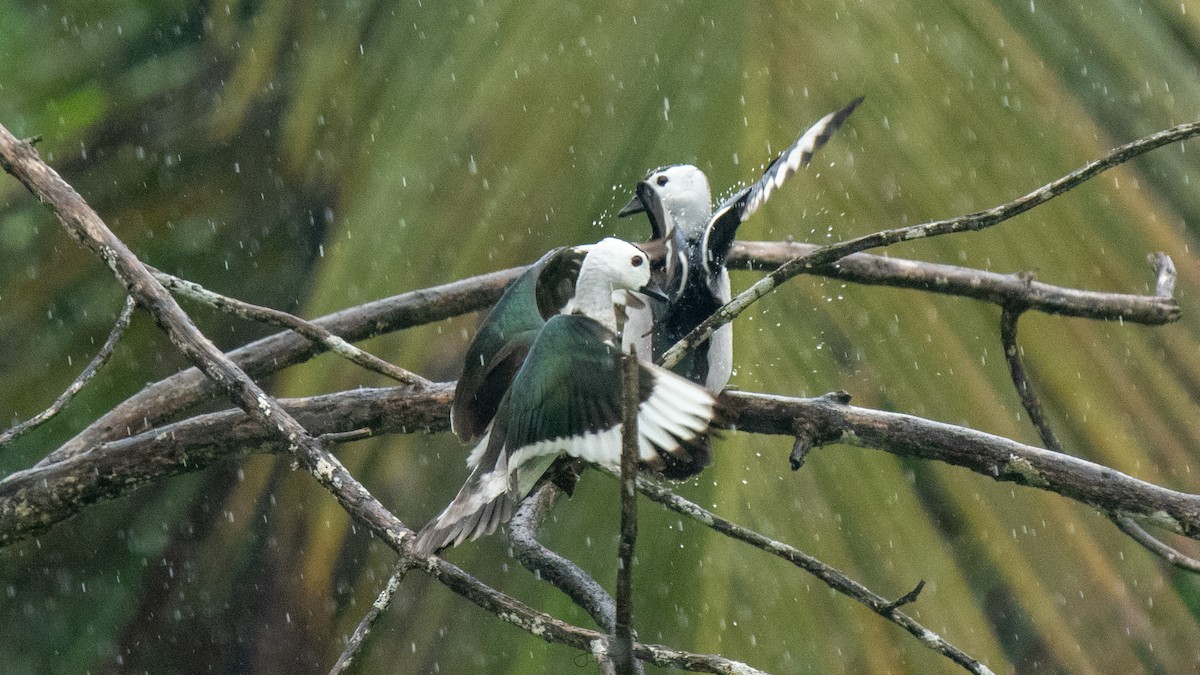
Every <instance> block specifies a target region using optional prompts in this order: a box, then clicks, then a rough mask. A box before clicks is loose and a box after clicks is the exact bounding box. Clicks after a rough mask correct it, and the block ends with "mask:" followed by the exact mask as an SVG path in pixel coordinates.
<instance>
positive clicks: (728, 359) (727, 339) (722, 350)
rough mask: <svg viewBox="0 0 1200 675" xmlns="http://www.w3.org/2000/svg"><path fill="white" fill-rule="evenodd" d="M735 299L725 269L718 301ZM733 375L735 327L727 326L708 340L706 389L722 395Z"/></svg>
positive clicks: (718, 292)
mask: <svg viewBox="0 0 1200 675" xmlns="http://www.w3.org/2000/svg"><path fill="white" fill-rule="evenodd" d="M732 297H733V295H732V293H731V292H730V290H729V271H728V270H726V269H725V268H724V267H722V268H721V273H720V275H719V276H718V277H717V300H719V301H720V302H721V304H726V303H728V302H729V300H730V299H731V298H732ZM732 374H733V325H732V324H728V323H727V324H725V325H724V326H721V327H720V328H718V329H717V330H715V331H713V334H712V337H710V338H709V339H708V376H707V378H706V379H705V380H704V388H705V389H707V390H709V391H711V392H712V393H714V394H719V393H721V390H723V389H724V388H725V385H726V384H729V377H730V375H732Z"/></svg>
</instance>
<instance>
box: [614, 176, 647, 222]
mask: <svg viewBox="0 0 1200 675" xmlns="http://www.w3.org/2000/svg"><path fill="white" fill-rule="evenodd" d="M645 189H646V188H645V183H638V185H637V189H636V191H635V192H634V194H633V199H630V200H629V203H628V204H626V205H625V206H622V207H621V210H620V211H617V217H618V218H624V217H625V216H632V215H633V214H635V213H643V212H644V211H646V200H644V199H642V194H643V191H644V190H645Z"/></svg>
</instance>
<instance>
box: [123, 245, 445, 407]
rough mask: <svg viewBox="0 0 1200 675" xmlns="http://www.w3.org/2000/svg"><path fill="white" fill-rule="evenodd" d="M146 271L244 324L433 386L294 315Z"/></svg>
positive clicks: (397, 377)
mask: <svg viewBox="0 0 1200 675" xmlns="http://www.w3.org/2000/svg"><path fill="white" fill-rule="evenodd" d="M146 269H148V270H150V272H151V273H152V274H153V275H154V278H155V279H158V281H159V283H161V284H162V285H163V286H165V287H166V288H167V290H170V291H173V292H175V293H178V294H179V295H182V296H184V297H186V298H190V299H192V300H195V301H196V302H200V303H203V304H205V305H208V306H209V307H213V308H214V309H217V310H220V311H222V312H225V313H227V314H232V315H233V316H237V317H240V318H243V319H246V320H247V321H257V322H259V323H266V324H270V325H272V326H279V327H281V328H288V329H291V330H294V331H296V332H297V333H299V334H301V335H303V336H304V337H306V338H308V339H309V340H312V341H314V342H318V343H320V344H321V345H322V346H323V347H325V348H326V349H328V350H329V351H331V352H333V353H334V354H338V355H339V356H343V357H345V358H346V359H348V360H350V361H352V362H354V363H357V364H358V365H360V366H362V367H363V368H366V369H367V370H370V371H372V372H376V373H379V374H380V375H384V376H386V377H390V378H392V379H393V380H396V381H397V382H403V383H405V384H412V385H416V386H418V387H428V386H429V385H430V384H432V383H431V382H430V381H429V380H427V379H425V378H423V377H421V376H420V375H417V374H416V373H413V372H411V371H408V370H405V369H404V368H401V367H399V366H397V365H394V364H392V363H388V362H387V361H384V360H383V359H381V358H379V357H378V356H375V355H374V354H371V353H369V352H365V351H363V350H361V349H359V348H358V347H355V346H354V345H352V344H350V343H349V342H346V341H345V340H343V339H342V338H340V337H338V336H336V335H334V334H333V333H330V332H329V331H327V330H325V329H324V328H322V327H321V326H319V325H317V324H315V323H313V322H311V321H306V320H304V319H301V318H300V317H298V316H295V315H294V314H289V313H287V312H284V311H280V310H278V309H271V308H270V307H262V306H260V305H254V304H251V303H249V302H246V301H244V300H238V299H236V298H231V297H229V296H226V295H221V294H220V293H216V292H213V291H210V290H208V289H207V288H205V287H203V286H201V285H200V284H198V283H196V282H194V281H188V280H186V279H180V278H179V277H177V276H174V275H172V274H167V273H166V272H163V271H161V270H157V269H155V268H153V267H151V266H150V265H146Z"/></svg>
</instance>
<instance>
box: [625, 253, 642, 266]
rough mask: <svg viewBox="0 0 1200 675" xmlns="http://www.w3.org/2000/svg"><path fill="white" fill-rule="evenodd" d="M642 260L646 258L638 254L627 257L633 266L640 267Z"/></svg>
mask: <svg viewBox="0 0 1200 675" xmlns="http://www.w3.org/2000/svg"><path fill="white" fill-rule="evenodd" d="M644 262H646V260H645V259H644V258H642V256H640V255H635V256H633V257H632V258H630V259H629V264H630V265H633V266H634V267H641V266H642V263H644Z"/></svg>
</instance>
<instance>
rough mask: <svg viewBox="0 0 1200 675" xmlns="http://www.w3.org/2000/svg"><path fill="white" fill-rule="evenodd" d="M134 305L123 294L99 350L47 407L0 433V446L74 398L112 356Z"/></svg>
mask: <svg viewBox="0 0 1200 675" xmlns="http://www.w3.org/2000/svg"><path fill="white" fill-rule="evenodd" d="M136 307H137V303H136V302H134V301H133V296H131V295H127V296H125V306H124V307H123V308H122V309H121V314H120V315H118V316H117V322H116V323H115V324H114V325H113V327H112V330H111V331H109V333H108V339H107V340H105V341H104V344H103V345H102V346H101V347H100V351H98V352H96V355H95V356H94V357H92V360H91V361H90V362H88V364H87V367H86V368H84V369H83V372H81V373H79V377H77V378H75V381H73V382H71V384H70V385H69V386H68V387H67V388H66V390H64V391H63V393H61V394H59V395H58V398H56V399H55V400H54V403H51V404H50V407H49V408H46V409H45V410H43V411H42V412H40V413H38V414H37V415H34V416H33V417H31V418H29V419H27V420H25V421H24V422H21V423H20V424H15V425H13V426H12V427H11V428H9V429H8V430H7V431H5V432H4V433H0V448H3V447H4V446H6V445H8V444H9V443H12V442H13V441H15V440H17V439H18V438H20V437H22V436H24V435H25V434H27V433H29V432H30V431H33V430H34V429H36V428H38V427H40V426H41V425H43V424H45V423H46V422H48V421H50V419H51V418H53V417H54V416H55V415H57V414H58V413H59V411H60V410H62V409H63V408H65V407H66V405H67V404H68V403H70V402H71V399H72V398H75V395H76V394H78V393H79V392H80V391H81V390H82V389H83V387H84V385H86V384H87V383H88V382H89V381H90V380H91V379H92V378H93V377H95V375H96V373H97V372H99V371H100V368H102V367H103V366H104V364H105V363H106V362H108V357H110V356H112V353H113V350H114V349H116V346H117V342H119V341H120V340H121V337H122V336H124V335H125V330H126V329H128V328H129V321H130V319H131V318H132V317H133V310H134V309H135V308H136Z"/></svg>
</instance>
